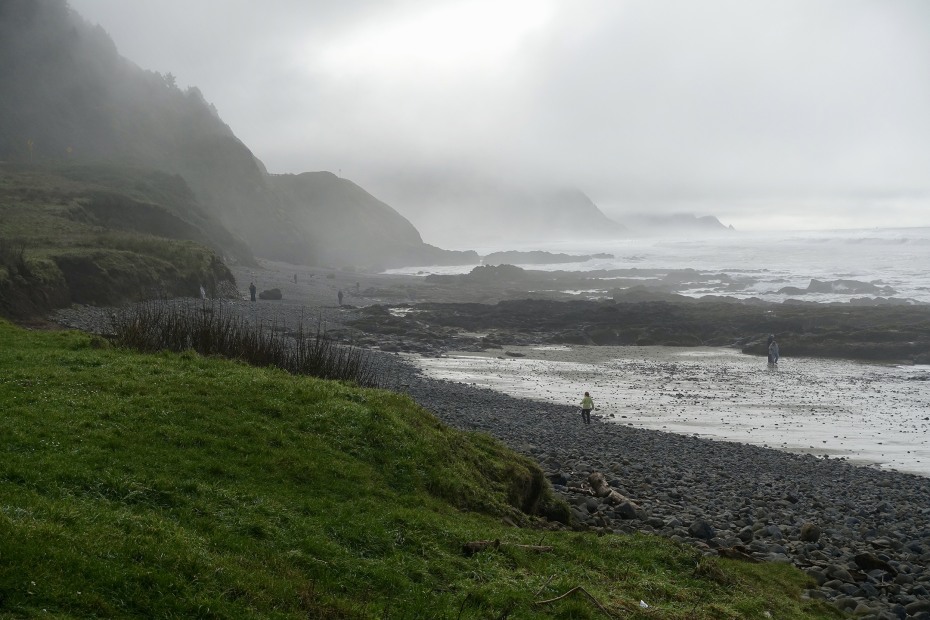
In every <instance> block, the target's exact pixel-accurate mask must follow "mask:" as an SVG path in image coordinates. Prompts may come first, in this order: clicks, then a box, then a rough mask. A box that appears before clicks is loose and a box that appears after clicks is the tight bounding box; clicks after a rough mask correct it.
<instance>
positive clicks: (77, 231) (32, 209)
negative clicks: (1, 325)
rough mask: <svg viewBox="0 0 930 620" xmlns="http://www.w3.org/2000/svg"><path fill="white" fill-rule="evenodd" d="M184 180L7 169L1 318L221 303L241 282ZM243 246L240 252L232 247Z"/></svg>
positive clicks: (1, 190)
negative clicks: (226, 289) (210, 300)
mask: <svg viewBox="0 0 930 620" xmlns="http://www.w3.org/2000/svg"><path fill="white" fill-rule="evenodd" d="M217 230H218V229H217V225H216V224H215V223H212V222H210V221H208V220H207V219H205V216H203V215H202V213H201V212H200V211H199V207H197V205H196V203H195V202H194V198H193V195H192V194H190V190H189V189H188V188H187V186H186V185H184V182H183V181H182V180H181V179H180V178H177V177H172V176H169V175H166V174H164V173H160V172H155V171H146V170H139V169H134V168H128V167H116V166H77V165H23V164H19V165H17V164H9V163H4V164H0V231H2V232H0V316H15V317H29V316H35V315H41V314H43V313H45V312H47V311H48V310H50V309H52V308H54V307H60V306H63V305H68V303H69V302H78V303H97V304H118V303H120V302H124V301H138V300H139V299H147V298H152V297H158V296H163V295H169V296H194V295H196V294H197V293H198V291H199V287H200V285H201V284H203V285H205V286H206V287H207V289H208V290H209V291H210V292H211V294H216V293H217V290H218V289H220V288H222V286H223V284H224V283H231V282H232V280H233V278H232V274H231V273H230V272H229V270H228V268H227V267H226V266H225V265H224V264H223V263H222V261H221V259H220V257H219V255H218V254H217V252H216V250H215V249H213V248H211V247H209V246H210V243H209V238H210V236H211V235H213V236H214V237H216V236H217V235H219V237H217V238H224V239H225V237H222V234H227V235H228V233H225V232H224V233H222V234H221V233H219V232H217ZM234 245H235V244H234Z"/></svg>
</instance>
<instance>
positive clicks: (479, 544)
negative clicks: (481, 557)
mask: <svg viewBox="0 0 930 620" xmlns="http://www.w3.org/2000/svg"><path fill="white" fill-rule="evenodd" d="M499 547H516V548H517V549H526V550H527V551H536V552H539V553H544V552H546V551H552V547H550V546H547V545H520V544H517V543H502V542H501V541H500V540H473V541H471V542H467V543H465V544H464V545H462V553H464V554H465V555H467V556H472V555H475V554H476V553H479V552H481V551H484V550H485V549H489V548H491V549H497V548H499Z"/></svg>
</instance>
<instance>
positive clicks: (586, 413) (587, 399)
mask: <svg viewBox="0 0 930 620" xmlns="http://www.w3.org/2000/svg"><path fill="white" fill-rule="evenodd" d="M592 409H594V400H593V399H592V398H591V395H590V394H588V393H587V392H585V393H584V398H582V399H581V420H582V422H584V423H585V424H590V423H591V410H592Z"/></svg>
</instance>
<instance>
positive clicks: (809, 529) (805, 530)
mask: <svg viewBox="0 0 930 620" xmlns="http://www.w3.org/2000/svg"><path fill="white" fill-rule="evenodd" d="M821 534H823V532H822V530H821V529H820V526H819V525H817V524H816V523H811V522H809V521H808V522H807V523H804V525H802V526H801V540H803V541H804V542H817V541H818V540H820V536H821Z"/></svg>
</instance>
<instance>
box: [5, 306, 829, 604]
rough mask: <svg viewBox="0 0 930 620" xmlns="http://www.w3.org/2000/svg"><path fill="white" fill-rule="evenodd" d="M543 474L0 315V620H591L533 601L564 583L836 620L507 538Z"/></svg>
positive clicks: (628, 563) (766, 591) (598, 548)
mask: <svg viewBox="0 0 930 620" xmlns="http://www.w3.org/2000/svg"><path fill="white" fill-rule="evenodd" d="M539 475H540V472H539V470H538V468H537V467H536V466H535V465H534V464H533V463H532V462H530V461H529V460H527V459H526V458H524V457H521V456H519V455H516V454H514V453H512V452H510V451H509V450H507V449H506V448H504V447H503V446H501V445H500V444H499V443H498V442H496V441H495V440H493V439H491V438H489V437H486V436H482V435H474V434H464V433H461V432H457V431H454V430H451V429H449V428H447V427H445V426H443V425H442V424H441V423H439V422H438V421H437V420H436V418H435V417H433V416H432V415H431V414H430V413H429V412H427V411H425V410H423V409H422V408H420V407H418V406H417V405H415V404H414V403H413V402H412V401H411V400H409V399H408V398H407V397H404V396H401V395H397V394H394V393H391V392H387V391H381V390H372V389H362V388H358V387H354V386H352V385H349V384H344V383H338V382H332V381H323V380H319V379H313V378H307V377H298V376H293V375H289V374H287V373H285V372H283V371H278V370H273V369H256V368H252V367H249V366H246V365H244V364H240V363H236V362H231V361H226V360H222V359H215V358H203V357H200V356H198V355H195V354H192V353H181V354H173V353H163V354H155V355H143V354H139V353H132V352H128V351H124V350H119V349H115V348H112V347H109V346H108V345H107V344H106V343H105V342H104V341H101V340H100V339H98V338H93V337H91V336H88V335H84V334H81V333H75V332H27V331H24V330H21V329H19V328H16V327H13V326H11V325H10V324H9V323H5V322H2V321H0V616H2V617H31V616H42V617H58V618H68V617H133V616H135V617H178V618H188V617H213V618H237V617H263V618H264V617H267V618H308V617H309V618H540V617H542V618H603V617H605V616H604V614H603V612H601V611H600V610H599V609H598V608H597V607H596V606H595V604H594V603H593V602H592V601H590V600H589V599H587V598H586V597H584V596H579V595H572V596H569V597H567V598H565V599H563V600H561V601H558V602H554V603H551V604H546V605H536V604H534V603H535V602H537V601H540V600H544V599H550V598H554V597H556V596H558V595H560V594H563V593H564V592H566V591H567V590H569V589H571V588H573V587H575V586H582V587H584V588H585V589H586V590H587V591H588V592H590V593H591V595H593V596H594V597H595V598H596V599H597V600H598V601H599V602H600V603H601V604H603V605H604V606H605V607H606V608H607V609H609V610H610V611H611V613H612V614H613V615H614V616H615V617H624V618H763V617H765V616H764V614H765V612H766V611H768V612H770V613H771V614H772V617H775V618H830V617H838V613H836V612H834V611H832V610H830V609H828V608H826V607H823V606H821V605H820V604H818V603H814V602H811V601H802V600H800V598H799V596H800V593H801V591H802V588H803V587H804V585H805V583H806V578H805V577H804V576H803V575H802V574H801V573H799V572H797V571H795V570H793V569H791V568H790V567H786V566H781V565H749V564H739V563H735V562H732V561H725V560H722V559H708V558H702V557H701V556H699V555H698V554H697V553H696V551H694V550H693V549H690V548H687V547H682V546H678V545H675V544H673V543H671V542H669V541H667V540H663V539H659V538H652V537H646V536H632V537H621V536H614V535H606V536H596V535H594V534H592V533H578V532H570V531H547V530H542V529H534V528H533V527H523V528H515V527H513V526H508V525H506V524H505V520H504V517H509V520H511V521H517V522H520V523H523V524H524V525H527V526H529V525H531V519H529V518H528V517H526V516H525V515H523V514H522V513H521V512H520V511H518V510H517V508H516V506H518V505H520V504H521V503H525V502H526V500H527V498H528V497H532V496H533V495H534V492H533V491H532V490H531V487H533V485H534V484H535V483H536V482H537V481H538V480H539ZM537 491H538V489H537ZM538 499H539V501H541V502H543V503H546V502H551V497H550V496H549V495H548V490H547V491H546V492H544V493H543V496H542V497H541V498H538ZM481 539H500V540H501V541H503V542H504V543H520V544H540V543H542V544H545V545H551V546H552V547H553V549H552V551H551V552H548V553H536V552H532V551H529V550H524V549H520V548H517V547H514V546H507V545H504V546H502V547H501V548H499V549H497V550H489V551H485V552H481V553H478V554H476V555H474V556H471V557H466V556H465V555H463V554H462V552H461V546H462V544H463V543H465V542H468V541H473V540H481ZM641 599H642V600H644V601H646V602H647V603H648V604H649V605H650V606H651V607H650V608H649V609H645V610H643V609H640V608H639V606H638V604H639V601H640V600H641Z"/></svg>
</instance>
